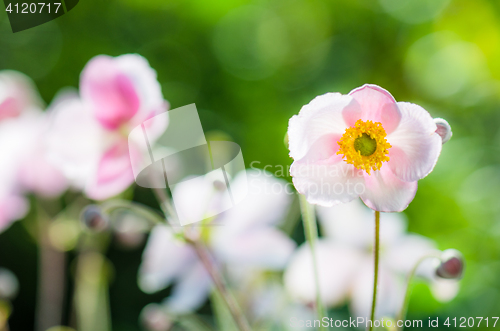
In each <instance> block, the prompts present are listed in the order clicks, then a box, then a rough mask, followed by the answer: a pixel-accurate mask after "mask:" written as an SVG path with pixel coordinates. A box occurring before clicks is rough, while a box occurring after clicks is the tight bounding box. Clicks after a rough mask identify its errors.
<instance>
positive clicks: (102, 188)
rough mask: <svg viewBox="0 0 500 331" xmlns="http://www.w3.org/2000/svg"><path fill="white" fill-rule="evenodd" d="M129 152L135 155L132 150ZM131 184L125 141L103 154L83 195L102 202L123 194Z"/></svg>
mask: <svg viewBox="0 0 500 331" xmlns="http://www.w3.org/2000/svg"><path fill="white" fill-rule="evenodd" d="M130 152H131V153H135V151H134V150H130ZM133 182H134V175H133V174H132V166H131V164H130V157H129V146H128V144H127V141H126V140H124V141H118V142H117V143H116V144H114V145H113V146H111V147H110V148H109V149H108V150H107V151H106V152H105V153H104V154H103V156H102V158H101V160H100V162H99V164H98V166H97V171H96V173H95V176H94V177H93V178H91V179H90V180H89V182H88V183H87V186H86V187H85V193H86V194H87V196H89V197H90V198H91V199H95V200H104V199H107V198H110V197H112V196H115V195H117V194H119V193H121V192H123V191H124V190H125V189H126V188H127V187H129V186H130V184H132V183H133Z"/></svg>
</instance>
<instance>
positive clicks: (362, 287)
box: [349, 258, 404, 320]
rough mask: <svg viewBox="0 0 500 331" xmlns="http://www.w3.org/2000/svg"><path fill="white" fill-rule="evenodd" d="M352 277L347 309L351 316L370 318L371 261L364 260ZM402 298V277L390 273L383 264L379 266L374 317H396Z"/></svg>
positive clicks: (371, 294)
mask: <svg viewBox="0 0 500 331" xmlns="http://www.w3.org/2000/svg"><path fill="white" fill-rule="evenodd" d="M362 265H363V267H362V268H361V270H359V271H358V273H357V275H356V277H354V278H353V289H352V293H351V303H350V305H349V310H350V313H351V315H352V316H353V318H357V317H364V318H365V320H366V319H367V318H370V313H371V306H372V296H373V261H372V259H371V258H370V260H368V259H367V260H365V261H363V262H362ZM403 299H404V278H403V277H401V276H398V275H396V274H394V273H392V272H391V271H390V270H389V269H387V268H386V267H385V266H384V265H383V264H381V265H380V266H379V279H378V290H377V308H376V311H375V317H376V318H377V319H380V318H382V317H396V314H397V313H398V311H399V309H400V308H401V305H402V304H403Z"/></svg>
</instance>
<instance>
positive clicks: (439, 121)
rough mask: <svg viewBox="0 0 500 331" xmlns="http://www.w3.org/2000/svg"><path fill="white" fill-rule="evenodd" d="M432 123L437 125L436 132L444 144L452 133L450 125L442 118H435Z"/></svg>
mask: <svg viewBox="0 0 500 331" xmlns="http://www.w3.org/2000/svg"><path fill="white" fill-rule="evenodd" d="M434 123H435V124H436V127H437V129H436V133H437V134H438V135H439V136H440V137H441V139H442V140H443V145H444V143H446V142H447V141H448V140H450V139H451V136H452V135H453V133H452V132H451V126H450V124H449V123H448V121H446V120H445V119H443V118H435V119H434Z"/></svg>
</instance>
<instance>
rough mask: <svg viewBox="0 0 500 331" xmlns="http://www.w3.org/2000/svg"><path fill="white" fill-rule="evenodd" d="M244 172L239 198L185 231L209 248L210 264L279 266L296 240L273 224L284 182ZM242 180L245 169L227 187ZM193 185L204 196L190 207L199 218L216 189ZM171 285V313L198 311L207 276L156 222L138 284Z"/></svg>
mask: <svg viewBox="0 0 500 331" xmlns="http://www.w3.org/2000/svg"><path fill="white" fill-rule="evenodd" d="M247 175H248V180H249V182H248V187H249V193H248V196H247V197H246V198H245V199H244V200H243V201H242V202H240V203H239V204H238V205H236V206H235V207H234V208H232V209H230V210H228V211H226V212H224V213H222V214H219V215H217V216H216V217H215V219H213V220H212V221H211V223H210V224H209V225H207V226H201V227H195V226H189V227H184V229H185V230H186V231H188V230H194V231H199V233H200V236H201V238H203V240H205V242H206V244H207V245H208V247H209V248H210V249H211V250H212V252H213V255H214V258H215V263H218V264H224V265H225V264H227V265H228V266H229V267H231V268H233V267H234V269H238V270H251V269H259V270H281V269H282V268H284V266H285V265H286V263H287V262H288V259H289V257H290V256H291V254H292V253H293V251H294V249H295V243H294V242H293V241H292V240H291V239H290V238H289V237H288V236H287V235H286V234H285V233H283V232H281V231H280V230H279V229H277V227H276V226H277V225H279V222H280V221H282V220H283V218H284V216H285V213H286V212H287V209H288V206H289V204H290V200H291V196H290V194H289V193H287V192H286V186H285V183H284V182H283V181H282V180H279V179H277V178H274V177H272V176H271V175H270V174H268V173H265V172H259V171H247ZM246 180H247V177H246V175H245V174H244V173H242V174H239V175H237V176H236V177H235V179H234V181H233V184H232V186H231V187H232V189H235V190H237V189H238V187H239V186H240V185H247V184H246V183H244V181H246ZM192 183H193V184H192V185H197V186H198V187H199V190H198V192H200V194H201V195H204V196H205V197H206V198H207V199H206V201H207V203H205V204H203V203H201V204H197V205H192V212H193V215H195V217H198V216H197V215H198V214H200V213H201V214H203V213H204V212H206V211H207V210H208V209H209V208H211V206H210V204H215V203H217V195H218V194H220V193H221V192H220V190H221V188H220V185H214V184H217V183H213V182H210V181H208V180H206V178H200V179H199V181H192ZM189 191H190V192H192V190H189ZM209 192H210V193H209ZM174 194H176V192H174ZM178 197H179V198H182V200H183V201H184V203H186V204H188V203H189V202H190V201H192V196H190V195H185V196H182V195H178ZM198 201H200V199H198ZM230 276H232V279H233V280H235V278H237V277H238V273H230ZM236 281H237V280H236ZM173 283H175V286H174V288H173V291H172V294H171V295H170V296H169V297H168V298H167V299H166V300H165V305H166V308H167V310H168V311H169V312H170V313H172V314H181V313H186V312H190V311H193V310H195V309H197V308H198V307H199V306H200V305H201V304H203V302H204V301H205V300H206V298H207V295H208V293H209V291H210V289H211V280H210V278H209V275H208V274H207V272H206V271H205V269H204V267H203V265H202V264H201V262H200V261H199V259H198V257H197V255H196V253H195V251H194V250H193V248H192V247H191V246H190V245H189V244H187V243H185V242H183V241H182V240H181V239H179V238H176V235H175V234H174V232H173V230H172V229H171V228H170V227H167V226H165V225H158V226H156V227H155V228H154V229H153V231H152V232H151V235H150V237H149V241H148V244H147V246H146V249H145V251H144V255H143V261H142V264H141V267H140V270H139V285H140V287H141V289H142V290H143V291H145V292H149V293H151V292H156V291H159V290H161V289H163V288H165V287H167V286H169V285H171V284H173Z"/></svg>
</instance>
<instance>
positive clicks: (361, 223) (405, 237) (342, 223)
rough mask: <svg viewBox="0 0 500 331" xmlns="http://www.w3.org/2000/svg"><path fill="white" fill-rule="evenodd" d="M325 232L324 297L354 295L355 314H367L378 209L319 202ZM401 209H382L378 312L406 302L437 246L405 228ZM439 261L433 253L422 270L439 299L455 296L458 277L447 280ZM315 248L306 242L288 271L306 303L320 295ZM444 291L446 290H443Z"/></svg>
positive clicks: (336, 300)
mask: <svg viewBox="0 0 500 331" xmlns="http://www.w3.org/2000/svg"><path fill="white" fill-rule="evenodd" d="M318 216H319V220H320V222H321V225H322V227H321V228H322V233H323V235H324V237H323V238H321V239H320V240H319V241H318V243H317V246H316V259H317V263H318V268H319V282H320V291H321V297H322V300H323V301H324V303H325V305H326V306H327V307H334V306H339V305H342V304H343V303H344V302H346V301H349V305H350V310H351V314H352V315H354V316H360V317H365V318H366V317H368V316H369V314H370V309H371V300H372V292H373V252H372V251H371V249H372V247H373V231H374V223H373V211H371V210H370V209H368V208H366V207H365V206H364V205H363V204H362V203H361V201H359V200H355V201H352V202H350V203H347V204H342V205H338V206H335V207H318ZM405 227H406V222H405V219H404V217H403V216H402V214H383V215H382V217H381V224H380V243H381V251H380V265H379V268H380V269H379V272H380V274H379V295H378V299H377V300H378V301H377V311H376V314H377V316H379V317H383V316H392V317H394V316H395V314H396V313H397V312H398V311H399V309H400V308H401V305H402V303H403V298H404V294H405V293H404V291H405V280H406V276H407V275H408V273H409V272H410V270H411V269H412V268H413V267H414V265H415V264H416V262H417V261H418V260H419V259H420V258H421V257H423V256H425V255H428V254H432V253H435V252H438V251H437V250H436V248H435V244H434V242H433V241H431V240H430V239H428V238H426V237H423V236H420V235H417V234H407V233H405ZM433 262H435V261H434V260H433V259H428V260H426V261H425V262H424V263H422V265H421V266H420V267H419V269H418V272H417V273H418V274H419V275H421V276H423V277H425V278H426V279H430V280H432V289H433V293H434V294H435V297H436V298H437V299H443V300H444V299H445V297H446V300H450V299H451V298H453V297H454V296H455V295H456V293H457V290H458V284H457V283H456V282H454V283H453V282H447V283H446V284H443V282H442V281H441V280H439V279H437V278H436V277H434V276H433V272H432V270H433V271H435V266H434V265H433ZM312 270H313V269H312V260H311V253H310V250H309V246H308V245H302V246H301V247H300V248H299V249H298V250H297V252H296V253H295V254H294V256H293V257H292V259H291V262H290V263H289V265H288V266H287V268H286V271H285V274H284V284H285V288H286V290H287V292H288V293H289V294H290V295H291V296H292V297H293V298H294V299H295V300H298V301H301V302H304V303H312V302H314V300H315V288H314V278H313V271H312ZM439 291H441V292H439Z"/></svg>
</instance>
